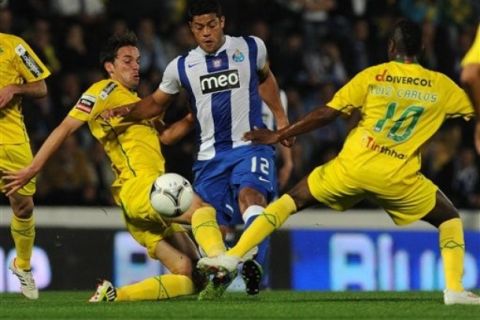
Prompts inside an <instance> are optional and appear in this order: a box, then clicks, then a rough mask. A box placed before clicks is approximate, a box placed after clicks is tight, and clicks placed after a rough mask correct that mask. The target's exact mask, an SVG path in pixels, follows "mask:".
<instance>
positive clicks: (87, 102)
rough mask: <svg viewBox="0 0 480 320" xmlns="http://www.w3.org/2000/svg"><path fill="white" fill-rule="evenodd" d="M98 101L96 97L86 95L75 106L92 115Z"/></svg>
mask: <svg viewBox="0 0 480 320" xmlns="http://www.w3.org/2000/svg"><path fill="white" fill-rule="evenodd" d="M96 101H97V98H96V97H94V96H91V95H89V94H84V95H82V96H81V97H80V99H79V100H78V102H77V104H76V105H75V108H77V109H78V110H81V111H83V112H85V113H90V112H91V111H92V109H93V106H94V105H95V102H96Z"/></svg>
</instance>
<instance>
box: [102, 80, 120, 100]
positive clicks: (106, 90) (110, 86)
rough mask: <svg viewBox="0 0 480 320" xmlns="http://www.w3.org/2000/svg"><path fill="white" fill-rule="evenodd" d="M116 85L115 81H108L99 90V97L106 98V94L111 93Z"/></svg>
mask: <svg viewBox="0 0 480 320" xmlns="http://www.w3.org/2000/svg"><path fill="white" fill-rule="evenodd" d="M116 87H117V84H116V83H115V82H109V83H108V84H107V86H106V87H105V88H103V89H102V91H101V92H100V98H101V99H102V100H105V99H107V97H108V95H109V94H110V93H112V91H113V90H115V88H116Z"/></svg>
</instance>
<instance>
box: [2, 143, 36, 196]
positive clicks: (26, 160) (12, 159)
mask: <svg viewBox="0 0 480 320" xmlns="http://www.w3.org/2000/svg"><path fill="white" fill-rule="evenodd" d="M31 162H32V150H31V149H30V144H29V143H28V142H25V143H20V144H0V190H2V189H3V186H4V185H5V182H6V181H4V180H3V179H2V174H1V173H2V172H7V171H18V170H20V169H23V168H25V167H26V166H28V165H29V164H30V163H31ZM17 193H18V194H20V195H22V196H32V195H33V194H34V193H35V178H33V179H32V180H30V181H29V182H28V183H27V184H26V185H25V186H23V187H22V188H21V189H19V190H18V191H17Z"/></svg>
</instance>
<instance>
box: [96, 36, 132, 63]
mask: <svg viewBox="0 0 480 320" xmlns="http://www.w3.org/2000/svg"><path fill="white" fill-rule="evenodd" d="M137 42H138V40H137V36H136V35H135V33H133V32H132V31H127V32H125V33H123V34H116V35H113V36H111V37H110V38H108V40H107V43H106V44H105V45H104V46H103V48H102V50H101V51H100V64H101V66H102V67H103V64H104V63H105V62H113V61H114V60H115V58H116V57H117V53H118V49H120V48H122V47H126V46H133V47H136V46H137Z"/></svg>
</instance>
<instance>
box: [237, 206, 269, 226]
mask: <svg viewBox="0 0 480 320" xmlns="http://www.w3.org/2000/svg"><path fill="white" fill-rule="evenodd" d="M263 210H265V208H264V207H262V206H258V205H253V206H250V207H248V208H247V210H245V212H244V213H243V215H242V219H243V222H245V224H246V223H247V222H248V221H249V220H250V219H255V218H256V217H257V216H258V215H260V214H261V213H262V212H263Z"/></svg>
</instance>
